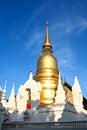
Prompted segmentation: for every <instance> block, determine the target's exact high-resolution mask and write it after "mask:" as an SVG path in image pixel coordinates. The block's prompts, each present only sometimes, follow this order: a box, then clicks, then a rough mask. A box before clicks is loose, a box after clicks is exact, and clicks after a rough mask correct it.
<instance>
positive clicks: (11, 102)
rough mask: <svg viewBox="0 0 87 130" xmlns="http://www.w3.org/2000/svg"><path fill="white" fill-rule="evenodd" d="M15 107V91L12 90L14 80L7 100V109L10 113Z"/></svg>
mask: <svg viewBox="0 0 87 130" xmlns="http://www.w3.org/2000/svg"><path fill="white" fill-rule="evenodd" d="M15 108H16V102H15V92H14V82H13V85H12V90H11V94H10V98H9V101H8V110H9V112H10V113H12V112H13V110H14V109H15Z"/></svg>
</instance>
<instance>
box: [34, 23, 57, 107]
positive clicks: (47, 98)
mask: <svg viewBox="0 0 87 130" xmlns="http://www.w3.org/2000/svg"><path fill="white" fill-rule="evenodd" d="M52 53H53V51H52V45H51V43H50V38H49V35H48V22H47V23H46V36H45V42H44V44H43V47H42V55H41V56H40V57H39V59H38V62H37V71H36V74H35V76H34V79H35V80H36V81H39V82H40V83H41V85H42V92H41V95H40V104H46V106H47V107H49V106H52V104H53V103H54V102H55V96H56V89H57V86H58V74H59V70H58V65H57V60H56V58H55V57H54V56H53V55H52Z"/></svg>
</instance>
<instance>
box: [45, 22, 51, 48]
mask: <svg viewBox="0 0 87 130" xmlns="http://www.w3.org/2000/svg"><path fill="white" fill-rule="evenodd" d="M45 46H50V47H51V48H52V46H51V43H50V38H49V34H48V22H46V36H45V42H44V45H43V48H44V47H45Z"/></svg>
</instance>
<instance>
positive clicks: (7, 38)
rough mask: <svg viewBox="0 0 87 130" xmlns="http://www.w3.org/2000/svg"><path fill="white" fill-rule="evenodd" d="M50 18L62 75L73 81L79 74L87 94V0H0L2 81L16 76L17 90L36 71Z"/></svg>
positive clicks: (8, 89)
mask: <svg viewBox="0 0 87 130" xmlns="http://www.w3.org/2000/svg"><path fill="white" fill-rule="evenodd" d="M46 21H48V22H49V35H50V41H51V43H52V46H53V51H54V55H55V56H56V58H57V60H58V67H59V70H60V72H61V75H62V78H63V79H64V77H65V78H66V81H67V82H68V83H70V84H71V85H73V83H74V76H75V74H77V76H78V79H79V82H80V85H81V89H82V93H83V95H84V96H85V97H86V98H87V0H0V83H1V86H2V88H3V87H4V82H5V78H6V77H8V82H7V97H9V95H10V91H11V88H12V83H13V79H15V93H16V94H17V91H18V88H19V86H20V85H21V84H24V83H25V81H26V80H27V79H28V77H29V72H30V70H31V66H32V71H33V75H34V74H35V71H36V64H37V59H38V57H39V56H40V55H41V49H42V45H43V42H44V37H45V23H46Z"/></svg>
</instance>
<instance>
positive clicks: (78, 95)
mask: <svg viewBox="0 0 87 130" xmlns="http://www.w3.org/2000/svg"><path fill="white" fill-rule="evenodd" d="M72 94H73V104H74V106H75V108H76V109H77V110H81V108H83V96H82V91H81V87H80V84H79V81H78V78H77V76H75V80H74V84H73V86H72Z"/></svg>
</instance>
